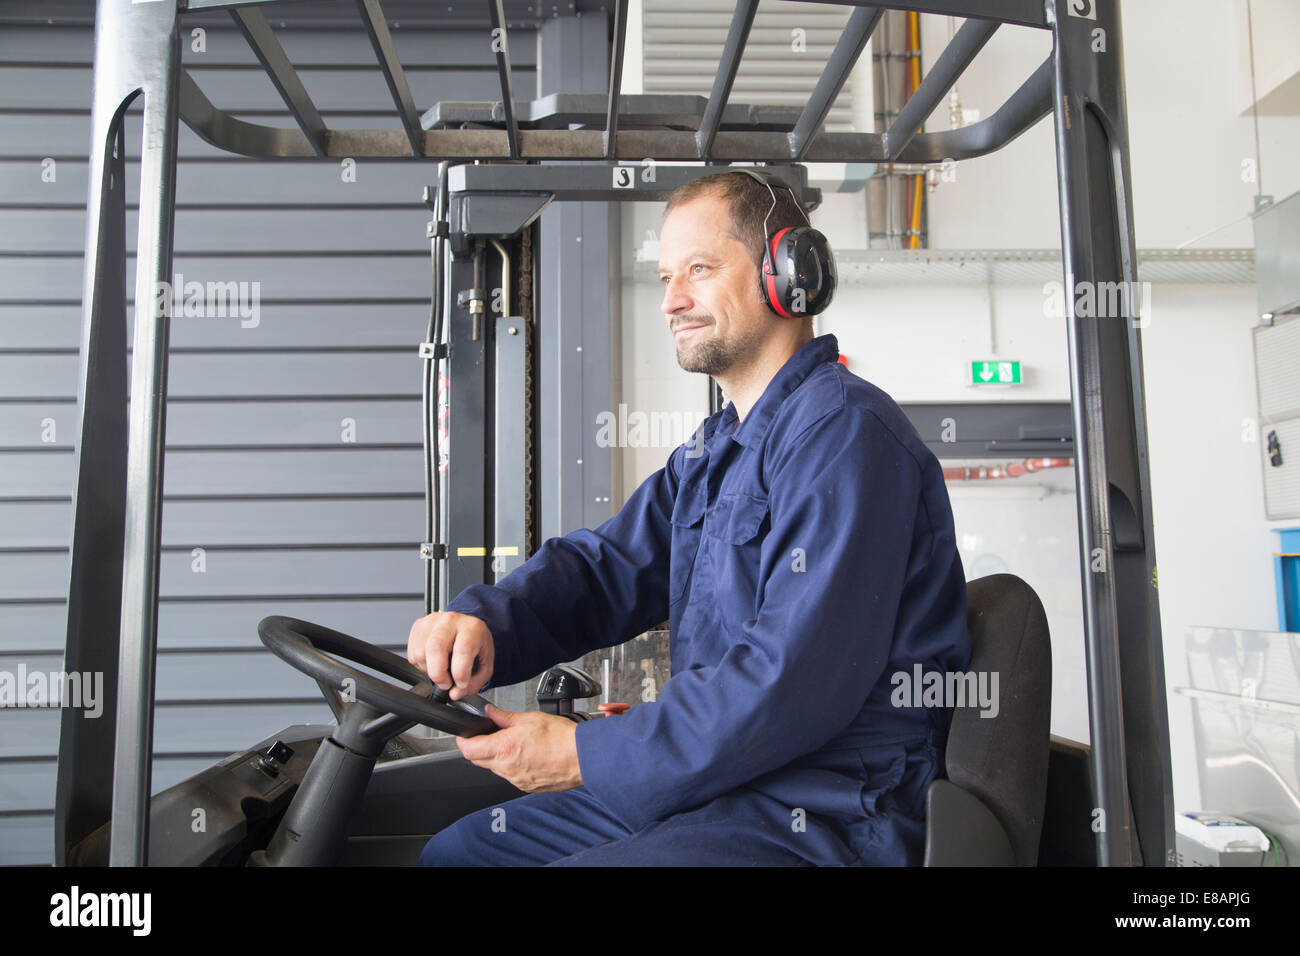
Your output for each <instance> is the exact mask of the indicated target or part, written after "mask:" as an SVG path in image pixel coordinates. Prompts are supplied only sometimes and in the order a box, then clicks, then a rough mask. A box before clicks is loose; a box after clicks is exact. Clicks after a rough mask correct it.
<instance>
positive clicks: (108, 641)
mask: <svg viewBox="0 0 1300 956" xmlns="http://www.w3.org/2000/svg"><path fill="white" fill-rule="evenodd" d="M282 2H284V0H145V2H136V0H97V4H96V18H95V59H94V93H93V105H92V111H91V124H92V149H91V156H90V176H89V179H90V185H89V196H88V202H87V212H88V227H87V242H86V257H85V278H84V287H83V323H82V338H81V367H80V375H81V378H80V382H79V387H78V417H79V426H80V432H79V439H78V442H77V451H76V455H77V465H76V474H77V477H76V483H75V489H74V494H73V510H74V526H73V542H72V564H71V576H70V582H69V601H68V631H67V645H66V657H65V664H64V666H65V668H67V669H69V670H92V671H93V670H98V671H101V672H103V673H104V674H105V678H106V679H105V690H106V697H107V705H108V706H109V707H113V706H114V704H115V705H116V722H115V724H114V723H111V722H108V721H105V722H103V725H102V726H101V725H100V724H99V722H96V721H89V720H87V719H85V718H84V717H82V716H81V715H80V714H79V713H78V712H76V711H74V710H72V709H65V710H64V711H63V713H62V717H61V720H62V723H61V734H60V742H59V762H58V784H57V788H56V797H55V862H56V864H63V863H65V862H67V860H68V859H69V853H70V850H71V849H72V848H73V847H74V846H75V844H76V842H77V841H78V840H79V839H81V838H82V837H83V836H84V835H85V834H87V833H89V832H91V831H92V830H94V829H95V828H96V827H98V826H100V825H102V823H103V821H104V820H105V819H106V818H108V819H111V851H110V859H111V862H112V863H113V864H114V865H142V864H143V863H144V862H145V861H146V860H147V844H148V807H149V792H150V787H149V781H150V763H151V755H152V749H153V748H152V743H153V706H154V660H155V655H156V641H157V633H156V629H157V606H158V578H159V535H160V529H161V505H162V466H163V433H164V411H165V402H166V396H167V355H168V333H169V322H168V317H167V316H166V315H165V314H163V315H160V314H157V313H158V312H159V311H160V310H156V309H152V308H145V309H141V310H138V311H137V322H136V327H135V340H134V352H133V356H132V359H131V362H132V370H133V374H132V376H131V378H130V404H129V409H130V412H129V419H128V414H127V409H126V406H125V403H124V402H123V401H122V399H123V397H124V396H126V395H127V381H128V380H127V374H126V373H127V363H126V355H127V341H126V309H127V302H126V287H125V268H126V242H125V228H126V227H125V205H126V204H125V188H124V167H125V148H124V147H125V131H124V116H125V113H126V110H127V107H128V106H129V105H130V104H131V103H132V102H133V101H134V100H135V99H136V97H137V96H142V97H143V113H144V125H143V133H142V143H141V149H142V152H141V171H140V183H141V187H140V213H139V226H138V236H137V243H136V247H137V249H138V255H137V261H136V285H135V288H136V289H137V290H139V289H150V288H156V287H157V286H156V283H158V282H166V281H169V280H170V278H171V268H172V251H173V224H174V213H175V183H176V158H177V138H178V137H177V134H178V123H179V121H180V120H184V121H185V123H186V124H187V125H188V126H189V127H190V128H191V129H193V130H194V131H195V132H196V133H198V135H199V136H201V137H202V138H203V139H204V140H206V141H207V142H208V143H210V144H212V145H214V146H216V147H218V148H220V149H223V150H226V151H228V152H232V153H237V154H241V155H245V156H254V157H262V158H281V159H291V158H292V159H301V158H331V157H334V158H338V157H351V158H391V159H398V158H403V157H405V158H410V159H415V160H428V161H432V160H449V161H455V160H463V161H480V162H484V163H487V162H500V163H506V164H509V163H515V164H518V163H536V162H542V161H547V160H558V161H568V162H573V161H585V162H588V163H597V164H605V165H608V164H612V163H618V162H629V161H630V162H636V163H640V162H642V161H645V160H653V161H656V162H659V161H663V162H695V163H700V162H703V163H706V164H719V165H725V164H728V163H732V162H747V163H748V162H766V163H773V164H792V163H806V162H895V161H896V162H907V163H926V162H941V161H943V160H945V159H952V160H960V159H964V158H970V157H974V156H980V155H983V154H986V153H989V152H992V151H993V150H996V149H999V148H1001V147H1002V146H1004V145H1006V144H1007V143H1008V142H1010V141H1011V140H1012V139H1014V138H1015V137H1016V136H1018V135H1019V134H1020V133H1022V132H1023V131H1024V130H1026V129H1028V128H1029V127H1030V126H1032V125H1034V124H1035V123H1036V122H1037V121H1038V120H1039V119H1041V118H1042V117H1043V116H1044V115H1046V113H1047V112H1048V111H1051V112H1052V114H1053V121H1054V130H1055V142H1056V149H1055V153H1056V160H1057V179H1058V187H1059V201H1060V213H1061V230H1062V258H1063V266H1064V269H1063V271H1064V277H1065V279H1066V286H1067V288H1068V289H1069V290H1070V294H1068V295H1066V297H1065V305H1066V321H1067V326H1068V341H1069V377H1070V387H1071V395H1072V419H1073V427H1074V435H1075V443H1074V444H1075V450H1074V456H1075V475H1076V487H1077V490H1078V515H1079V531H1080V535H1079V547H1080V561H1081V567H1082V568H1083V569H1084V570H1083V573H1082V593H1083V620H1084V629H1085V638H1086V660H1087V666H1088V709H1089V725H1090V732H1091V740H1092V747H1091V754H1090V770H1091V783H1092V789H1093V795H1094V804H1095V810H1096V811H1099V812H1100V820H1101V821H1102V823H1101V826H1100V828H1098V827H1097V826H1095V825H1094V831H1095V833H1096V843H1097V859H1098V862H1099V863H1100V864H1102V865H1132V864H1141V863H1143V862H1145V863H1146V864H1148V865H1166V864H1172V863H1173V862H1174V840H1173V793H1172V771H1171V764H1170V754H1169V730H1168V717H1167V710H1166V699H1165V681H1164V661H1163V651H1162V640H1161V631H1160V619H1159V605H1158V599H1157V594H1156V565H1155V552H1154V539H1153V530H1152V513H1151V490H1150V477H1149V471H1148V462H1147V438H1146V412H1145V401H1144V397H1143V376H1142V354H1141V342H1140V335H1139V331H1140V325H1141V323H1140V322H1139V321H1138V316H1137V315H1136V314H1133V315H1130V314H1129V312H1128V309H1129V308H1130V307H1131V306H1132V304H1133V302H1132V300H1131V299H1126V301H1125V302H1124V303H1122V304H1121V305H1122V307H1121V314H1120V315H1117V316H1098V315H1097V314H1096V312H1095V310H1088V309H1079V308H1076V305H1077V304H1076V301H1075V296H1076V295H1078V294H1080V292H1081V290H1085V289H1094V290H1095V289H1097V288H1098V284H1100V283H1114V282H1119V283H1121V288H1126V289H1133V288H1136V287H1137V285H1136V283H1137V274H1136V273H1137V252H1136V246H1135V243H1134V234H1133V222H1132V208H1133V207H1132V195H1131V181H1130V174H1129V157H1128V150H1129V144H1128V128H1127V117H1126V107H1125V92H1124V81H1123V69H1122V42H1121V32H1120V21H1119V6H1118V0H885V2H883V3H880V4H875V5H867V4H866V3H864V2H862V0H815V2H823V3H837V4H839V5H845V6H851V7H853V8H854V9H853V11H852V14H851V15H850V17H849V21H848V24H847V26H846V28H845V30H844V32H843V33H842V35H841V37H840V39H839V41H838V43H837V44H836V46H835V49H834V51H833V52H832V53H831V55H830V56H829V58H828V60H827V63H826V67H825V69H824V71H823V73H822V75H821V77H820V79H819V81H818V82H817V85H816V87H815V89H814V91H813V93H812V94H811V96H810V98H809V100H808V102H807V104H806V105H805V106H804V107H803V108H802V109H795V110H790V109H781V108H771V107H749V106H741V105H737V104H731V103H730V102H729V101H730V96H731V90H732V86H733V83H734V80H735V77H736V72H737V70H738V68H739V65H740V62H741V59H742V56H743V54H744V50H745V44H746V40H747V37H748V34H749V32H750V28H751V26H752V24H753V21H754V16H755V13H756V11H757V7H758V0H739V2H738V3H737V4H736V8H735V12H734V15H733V18H732V21H731V25H730V29H729V32H728V35H727V39H726V42H725V45H724V48H723V53H722V56H721V58H720V62H719V66H718V71H717V74H716V76H715V78H714V82H713V87H712V91H711V93H710V95H709V96H708V97H707V98H703V97H696V96H667V95H635V96H627V95H622V94H621V86H622V71H623V53H624V46H625V42H626V37H627V9H628V4H627V0H609V3H610V6H611V7H612V8H613V12H612V16H613V44H612V49H611V57H610V76H609V86H608V91H607V94H606V95H605V96H600V95H598V94H574V93H558V94H553V95H552V96H549V97H543V98H540V99H538V100H536V101H533V102H531V103H529V102H524V103H519V102H516V101H515V99H514V96H513V89H514V86H513V74H512V69H511V63H510V54H509V45H508V42H506V41H507V30H506V24H507V17H506V5H505V4H504V3H503V0H485V6H486V7H487V13H488V17H489V20H490V24H491V28H492V30H494V31H500V32H499V33H495V32H494V33H493V36H494V37H500V38H502V41H503V42H501V43H499V44H497V45H494V47H493V49H494V51H495V56H496V67H497V71H496V72H497V80H498V85H499V89H498V90H497V91H496V92H498V93H499V94H500V99H498V100H495V101H488V102H483V103H438V104H436V105H435V106H433V107H432V108H430V109H428V110H427V111H426V112H425V113H424V114H423V115H421V114H420V113H418V112H417V110H416V107H415V104H414V100H413V98H412V95H411V91H410V88H409V85H408V84H407V81H406V77H405V74H404V71H403V68H402V65H401V62H400V60H399V59H398V57H397V54H396V50H395V46H394V44H393V40H392V37H391V35H390V33H389V30H388V26H387V21H386V20H385V18H384V14H383V11H382V9H381V7H380V3H379V0H355V3H356V9H357V12H358V14H359V18H360V21H361V23H362V25H363V26H364V28H365V30H366V32H367V34H368V36H369V39H370V43H371V45H372V47H373V49H374V52H375V56H376V60H377V62H378V65H379V68H380V70H381V71H382V72H383V75H384V78H385V80H386V83H387V86H388V89H389V91H390V94H391V96H392V99H393V104H394V108H395V110H396V112H397V115H398V116H399V118H400V120H401V129H400V130H348V129H331V128H328V127H327V126H326V125H325V122H324V120H323V119H322V117H321V114H320V112H319V110H318V109H317V107H316V106H315V104H314V103H313V102H312V100H311V98H310V96H309V95H308V93H307V91H306V89H305V87H304V86H303V84H302V82H301V80H300V79H299V77H298V75H297V73H296V71H295V69H294V67H293V65H292V64H291V63H290V61H289V59H288V57H287V56H286V55H285V53H284V50H283V48H282V47H281V46H280V44H279V41H278V40H277V39H276V37H275V34H274V32H273V30H272V29H271V26H270V24H269V23H268V22H267V20H266V17H265V15H264V14H263V12H262V11H263V10H264V9H265V8H267V7H271V6H274V5H276V4H279V3H282ZM782 2H784V0H782ZM510 6H511V7H512V8H513V7H514V6H515V4H514V2H513V0H512V2H511V4H510ZM530 9H531V8H530ZM886 9H893V10H906V11H916V12H924V13H937V14H947V15H952V16H957V17H964V18H967V20H966V22H965V23H964V24H963V26H962V27H961V29H960V30H959V31H958V32H957V34H956V35H955V37H954V38H953V39H952V41H951V42H950V43H949V45H948V47H947V48H946V49H945V50H944V51H943V52H942V54H941V55H940V56H939V57H938V59H937V60H936V61H935V63H934V66H933V68H932V69H931V70H930V72H929V73H928V74H927V75H926V76H925V77H924V79H923V81H922V83H921V85H920V87H919V88H918V89H917V90H916V91H915V92H914V93H913V95H912V97H911V99H910V100H909V101H908V102H907V104H906V105H905V107H904V108H903V109H902V110H901V112H900V113H899V115H898V116H897V117H896V118H895V120H894V121H893V122H892V123H891V124H890V126H889V128H888V129H887V130H886V131H885V132H884V133H883V134H876V133H859V132H826V131H825V130H824V129H823V123H824V121H825V118H826V116H827V114H828V112H829V110H830V108H831V104H832V103H833V101H834V99H835V97H836V95H837V94H838V93H839V91H840V89H841V88H842V87H843V85H844V83H845V82H846V80H847V79H848V77H849V74H850V71H851V70H852V69H853V67H854V65H855V64H856V62H857V60H858V58H859V56H860V55H861V53H862V51H863V49H864V48H865V47H866V45H867V44H868V43H869V42H870V39H871V35H872V31H873V30H874V29H875V27H876V25H877V24H878V23H879V22H880V20H881V18H882V16H883V13H884V11H885V10H886ZM219 11H226V12H228V13H229V14H230V16H231V17H232V18H233V20H234V22H235V24H236V25H237V26H238V27H239V29H240V30H241V32H242V33H243V35H244V37H245V38H246V39H247V41H248V43H249V45H250V46H251V48H252V49H253V51H254V53H255V54H256V55H257V58H258V60H259V61H260V62H261V64H262V67H263V68H264V69H265V71H266V73H267V76H268V77H269V78H270V79H271V81H272V83H273V84H274V85H275V88H276V89H277V91H278V92H279V94H280V96H281V97H282V98H283V100H284V102H285V105H286V106H287V107H288V109H289V111H290V113H291V114H292V116H293V118H294V121H295V123H296V128H274V127H269V126H262V125H257V124H252V123H248V122H245V121H243V120H240V119H238V118H236V117H234V116H232V115H230V114H229V113H226V112H224V111H222V110H220V109H218V108H217V107H215V106H214V105H213V104H212V103H211V102H210V101H209V100H208V98H207V97H206V95H205V94H204V93H203V91H202V90H201V89H200V88H199V86H198V85H197V83H196V82H195V81H194V79H193V78H192V77H191V76H190V75H189V73H188V72H187V71H185V70H184V69H182V67H181V61H180V39H179V38H180V27H181V23H182V19H183V18H184V17H185V16H186V15H187V14H193V13H199V12H219ZM528 19H538V18H537V17H534V16H530V17H528ZM1003 23H1007V24H1012V25H1016V26H1023V27H1031V28H1037V29H1044V30H1048V31H1050V33H1051V35H1052V40H1053V46H1052V53H1051V55H1050V56H1049V57H1048V58H1047V59H1046V60H1045V61H1044V62H1043V63H1042V64H1041V65H1040V66H1039V67H1038V68H1037V69H1035V70H1034V72H1033V73H1032V74H1031V75H1030V77H1029V78H1028V79H1027V80H1025V82H1024V83H1023V84H1022V85H1021V86H1020V87H1019V88H1018V89H1017V90H1016V91H1015V92H1014V93H1013V94H1012V95H1011V96H1010V97H1009V98H1008V99H1007V101H1006V102H1005V103H1004V104H1003V105H1002V106H1001V107H1000V108H999V109H998V110H997V111H996V112H994V113H993V114H992V115H990V116H989V117H988V118H987V119H984V120H981V121H979V122H977V123H974V124H971V125H970V126H966V127H963V128H961V129H957V130H947V131H942V132H933V133H923V132H918V129H919V128H920V126H921V124H922V122H923V121H924V119H925V118H926V117H928V116H929V115H930V113H931V112H932V110H933V109H934V108H935V107H936V106H937V105H938V104H939V103H940V102H941V101H942V99H943V98H944V97H945V96H946V95H947V93H948V91H949V89H950V88H951V86H952V85H953V83H955V82H956V81H957V79H958V78H959V77H960V76H961V74H962V72H963V71H964V70H965V68H966V67H967V66H968V65H969V64H970V62H971V61H972V60H973V59H974V58H975V56H976V55H977V54H978V53H979V51H980V50H981V49H982V48H983V46H984V45H985V43H987V42H988V40H989V38H990V37H991V36H992V35H993V33H994V32H995V31H996V30H997V29H998V28H999V27H1000V26H1001V25H1002V24H1003ZM1098 37H1100V38H1101V40H1102V42H1101V43H1100V45H1099V51H1098V52H1094V51H1095V50H1098V44H1097V43H1096V40H1097V38H1098ZM602 105H603V109H602ZM574 124H582V128H577V129H571V128H569V127H570V126H571V125H574ZM426 127H428V128H426ZM454 127H459V128H454ZM592 127H599V128H592ZM516 168H518V167H516ZM562 168H564V169H568V170H579V169H582V168H583V167H581V166H578V167H575V166H567V167H562ZM499 169H500V173H501V177H502V178H508V177H509V175H510V167H509V166H503V167H499ZM521 172H522V171H521ZM789 172H794V171H793V170H790V171H789ZM580 178H581V177H580V176H574V177H573V179H574V180H577V179H580ZM584 196H585V198H590V199H602V200H605V201H609V200H623V199H644V198H647V197H646V196H645V195H637V196H633V195H627V194H626V192H625V191H623V190H607V189H606V190H604V191H602V193H601V194H600V195H595V194H593V193H584ZM570 198H571V197H570ZM137 298H138V293H137ZM119 625H120V626H119ZM110 781H111V783H110Z"/></svg>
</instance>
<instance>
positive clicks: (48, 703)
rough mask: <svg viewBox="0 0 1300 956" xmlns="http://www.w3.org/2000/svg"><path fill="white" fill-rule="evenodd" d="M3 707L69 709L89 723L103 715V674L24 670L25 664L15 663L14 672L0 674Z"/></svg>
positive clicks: (100, 672)
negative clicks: (83, 714)
mask: <svg viewBox="0 0 1300 956" xmlns="http://www.w3.org/2000/svg"><path fill="white" fill-rule="evenodd" d="M4 707H18V708H23V707H73V708H76V709H77V710H84V711H86V714H85V716H86V717H89V718H91V719H92V720H93V719H94V718H97V717H99V716H100V715H101V714H103V712H104V674H103V672H102V671H73V672H72V673H71V674H69V673H68V672H67V671H28V670H27V665H26V664H19V665H18V670H17V671H0V708H4Z"/></svg>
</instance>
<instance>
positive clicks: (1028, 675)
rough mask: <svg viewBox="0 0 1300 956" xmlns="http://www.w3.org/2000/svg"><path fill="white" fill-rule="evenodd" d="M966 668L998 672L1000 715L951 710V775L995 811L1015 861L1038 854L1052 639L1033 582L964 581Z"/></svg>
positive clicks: (1004, 578) (1026, 861) (1003, 578)
mask: <svg viewBox="0 0 1300 956" xmlns="http://www.w3.org/2000/svg"><path fill="white" fill-rule="evenodd" d="M966 624H967V627H968V628H969V630H970V636H971V663H970V668H969V672H973V673H975V674H976V675H980V674H987V675H991V674H997V675H998V696H997V703H998V709H997V716H996V717H981V716H980V709H979V708H977V707H971V706H966V707H959V708H957V709H956V710H955V711H954V712H953V718H952V727H951V729H950V730H949V733H948V749H947V754H946V759H945V766H946V767H947V771H948V779H949V780H951V781H952V782H953V783H954V784H956V785H957V786H959V787H961V788H962V789H963V790H966V791H967V792H969V793H972V794H974V795H975V796H977V797H979V798H980V800H982V801H983V802H984V804H985V805H986V806H987V807H988V809H989V810H991V811H992V812H993V815H994V816H995V817H997V819H998V822H999V823H1001V824H1002V826H1003V828H1004V829H1005V830H1006V832H1007V835H1008V836H1009V837H1010V838H1011V846H1012V849H1013V850H1014V852H1015V858H1016V864H1017V865H1018V866H1033V865H1035V864H1036V863H1037V860H1038V840H1039V837H1040V835H1041V832H1042V825H1043V809H1044V805H1045V803H1046V799H1047V758H1048V749H1049V735H1050V730H1051V718H1052V645H1051V641H1050V638H1049V635H1048V630H1047V615H1046V613H1045V612H1044V611H1043V604H1042V602H1041V601H1039V600H1038V595H1036V594H1035V593H1034V590H1033V588H1031V587H1030V586H1029V585H1028V584H1026V583H1025V582H1024V581H1022V580H1021V579H1020V578H1018V577H1016V576H1015V575H1014V574H992V575H989V576H988V577H983V578H976V579H975V580H973V581H969V582H967V584H966Z"/></svg>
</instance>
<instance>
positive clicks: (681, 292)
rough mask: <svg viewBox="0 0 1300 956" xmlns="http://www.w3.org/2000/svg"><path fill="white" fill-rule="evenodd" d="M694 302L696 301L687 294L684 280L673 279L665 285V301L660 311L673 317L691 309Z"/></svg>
mask: <svg viewBox="0 0 1300 956" xmlns="http://www.w3.org/2000/svg"><path fill="white" fill-rule="evenodd" d="M693 302H694V300H693V299H691V297H690V296H689V295H687V294H686V291H685V288H684V287H683V285H682V280H680V279H678V278H676V277H673V278H671V279H669V280H668V281H667V282H665V283H664V301H663V303H662V304H661V305H660V311H662V312H663V314H664V315H669V316H671V315H675V314H676V313H678V312H681V311H683V310H686V309H689V308H690V307H691V305H692V304H693Z"/></svg>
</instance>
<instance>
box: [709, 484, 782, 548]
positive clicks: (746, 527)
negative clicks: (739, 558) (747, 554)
mask: <svg viewBox="0 0 1300 956" xmlns="http://www.w3.org/2000/svg"><path fill="white" fill-rule="evenodd" d="M767 507H768V506H767V499H766V498H755V497H754V496H752V495H744V494H732V495H722V496H721V497H720V498H719V499H718V504H717V507H715V508H714V509H713V510H712V511H711V512H709V515H708V517H707V518H706V519H705V521H704V530H705V531H706V532H707V533H708V535H709V536H710V537H713V538H717V539H718V540H720V541H725V542H726V543H727V544H735V545H740V544H745V543H747V542H749V541H752V540H754V538H755V537H757V536H758V532H759V529H760V528H762V526H763V519H764V518H766V517H767Z"/></svg>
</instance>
